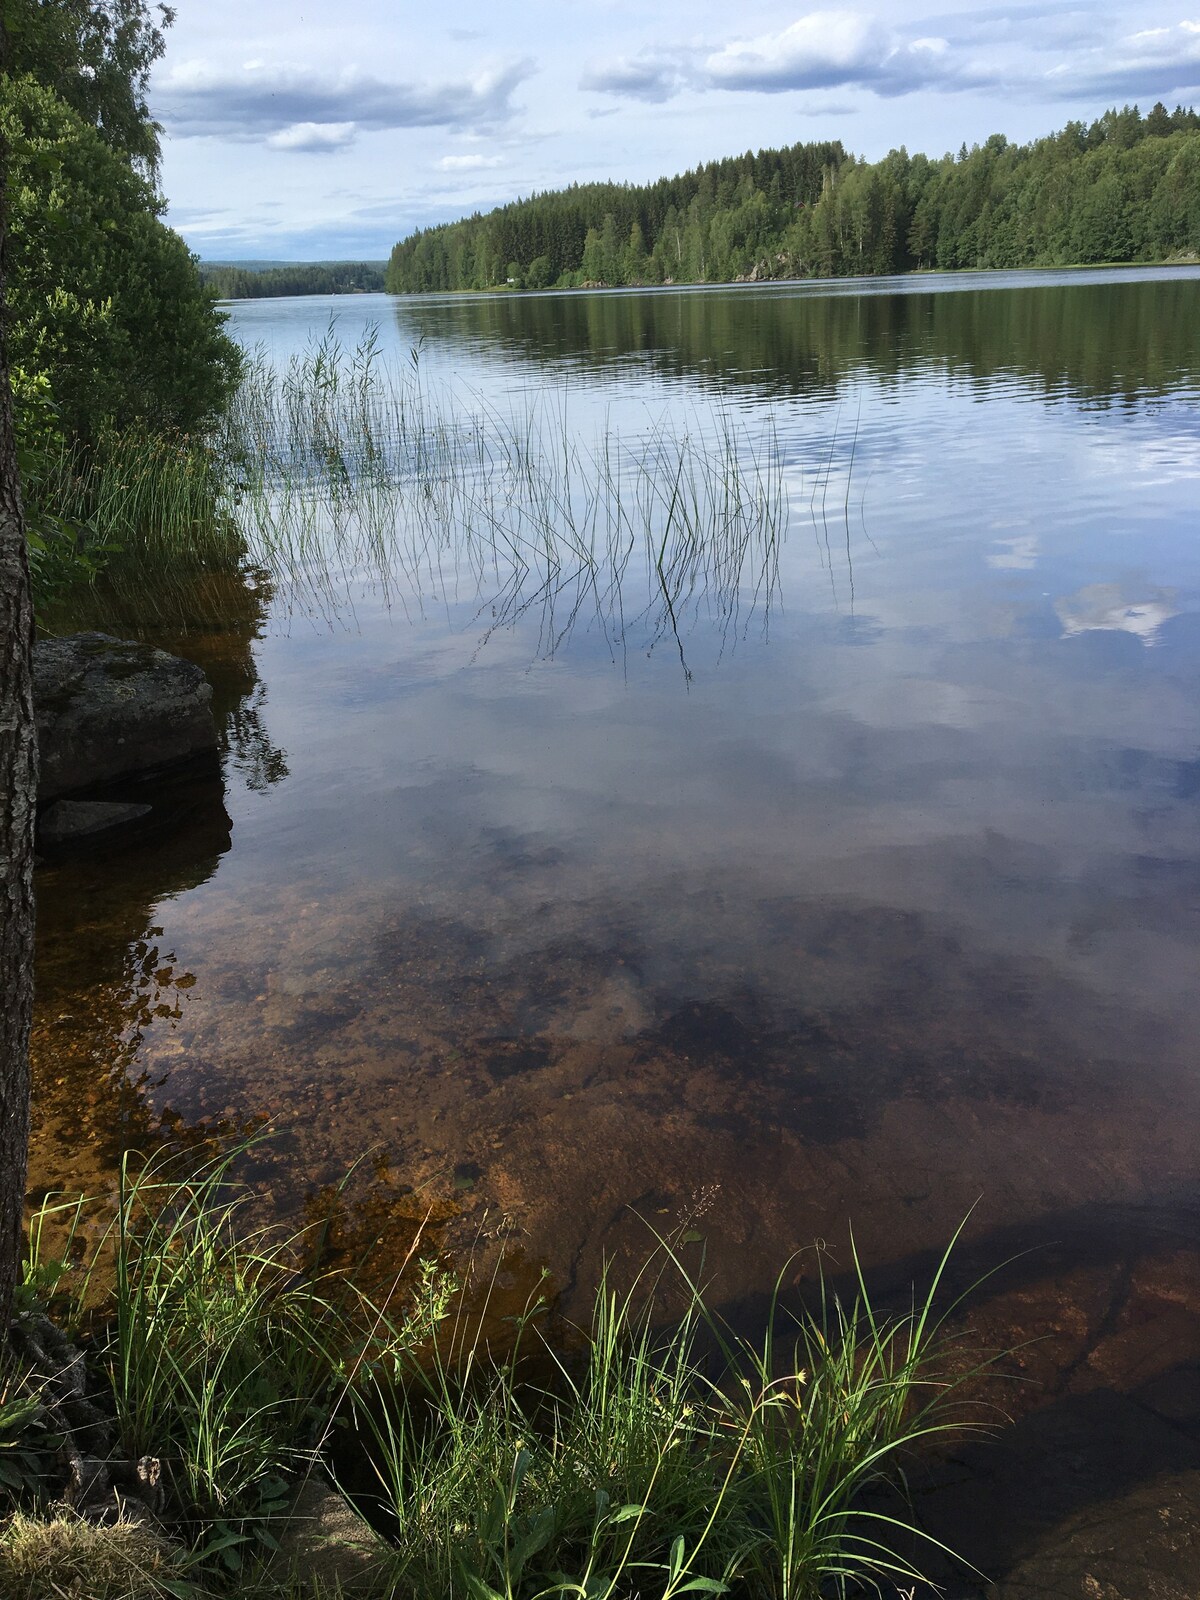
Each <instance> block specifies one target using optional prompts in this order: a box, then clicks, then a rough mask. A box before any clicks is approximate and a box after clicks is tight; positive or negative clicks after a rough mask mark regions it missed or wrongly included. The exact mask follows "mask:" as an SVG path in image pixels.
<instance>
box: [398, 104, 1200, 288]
mask: <svg viewBox="0 0 1200 1600" xmlns="http://www.w3.org/2000/svg"><path fill="white" fill-rule="evenodd" d="M1197 258H1200V116H1197V114H1196V112H1195V111H1193V110H1186V109H1184V108H1183V107H1182V106H1179V107H1176V109H1175V110H1174V111H1173V112H1169V111H1167V109H1166V107H1165V106H1163V105H1161V104H1159V105H1156V106H1155V107H1154V108H1153V110H1152V111H1150V112H1149V113H1148V114H1147V115H1146V116H1144V117H1143V116H1142V114H1141V112H1140V111H1139V109H1138V108H1137V107H1136V106H1126V107H1124V109H1123V110H1120V111H1117V110H1115V109H1114V110H1111V111H1106V112H1105V113H1104V114H1103V115H1102V116H1100V117H1098V118H1097V119H1096V121H1095V122H1093V123H1091V124H1088V123H1084V122H1070V123H1068V124H1067V126H1066V127H1065V128H1063V129H1062V131H1061V132H1059V133H1055V134H1051V135H1050V136H1049V137H1048V138H1045V139H1038V140H1035V141H1034V142H1032V143H1030V144H1025V145H1015V144H1010V143H1009V142H1008V140H1007V139H1006V138H1005V136H1004V135H1003V134H993V135H992V136H991V138H989V139H988V140H987V142H986V143H985V144H983V145H975V146H973V147H972V148H971V149H969V150H968V149H967V147H966V145H965V144H964V145H963V146H962V147H961V149H960V150H959V152H958V154H957V155H944V156H941V157H938V158H936V159H930V158H929V157H928V156H924V155H913V156H910V155H909V154H908V152H907V150H905V149H903V148H901V149H899V150H893V151H892V152H891V153H890V154H889V155H887V156H885V157H884V159H883V160H882V161H877V162H873V163H872V162H866V161H862V160H859V159H858V158H856V157H855V156H852V155H849V154H848V153H847V152H846V151H845V150H844V149H843V147H842V146H841V144H839V143H837V142H836V141H835V142H831V143H824V144H796V145H790V146H788V147H787V148H785V149H781V150H760V151H758V153H757V154H755V153H754V152H752V151H747V152H746V154H745V155H742V156H732V157H730V158H728V159H727V160H724V161H713V162H709V163H708V164H707V165H705V166H701V167H697V168H695V169H694V170H693V171H690V172H685V173H682V174H680V175H679V176H677V177H674V178H660V179H659V180H658V181H657V182H655V183H651V184H642V185H634V184H617V183H593V184H577V185H573V186H572V187H571V188H569V189H560V190H553V191H550V192H548V193H546V194H540V195H533V196H531V197H530V198H529V199H527V200H518V201H515V202H513V203H512V204H511V205H506V206H501V207H498V208H497V209H496V210H494V211H489V212H488V213H487V214H486V215H480V214H479V213H476V214H475V215H474V216H472V217H468V218H465V219H464V220H462V221H460V222H452V223H446V224H443V225H442V226H440V227H436V228H427V229H424V230H422V231H420V232H417V233H413V234H410V235H409V236H408V237H407V238H406V239H402V240H401V241H400V243H399V244H397V245H396V246H395V248H394V249H393V251H392V254H391V259H390V261H389V263H388V270H387V287H388V289H389V290H391V291H392V292H393V293H413V292H415V293H420V292H423V291H444V290H449V289H487V288H498V287H503V286H505V285H507V286H509V287H511V288H526V289H544V288H550V287H556V288H577V287H581V286H585V285H618V284H653V283H729V282H741V281H746V280H759V279H764V278H794V277H834V276H839V275H844V276H857V275H859V274H863V273H868V274H870V273H890V272H905V271H909V270H912V269H920V268H930V267H936V268H942V269H946V268H960V267H1021V266H1035V265H1036V266H1059V265H1066V264H1069V263H1085V262H1100V261H1167V260H1172V259H1187V260H1191V259H1197Z"/></svg>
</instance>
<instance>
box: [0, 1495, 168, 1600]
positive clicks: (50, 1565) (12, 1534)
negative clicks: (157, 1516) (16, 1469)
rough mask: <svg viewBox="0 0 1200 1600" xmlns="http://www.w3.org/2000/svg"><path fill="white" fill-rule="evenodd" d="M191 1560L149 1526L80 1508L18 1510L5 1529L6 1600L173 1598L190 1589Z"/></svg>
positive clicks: (1, 1584)
mask: <svg viewBox="0 0 1200 1600" xmlns="http://www.w3.org/2000/svg"><path fill="white" fill-rule="evenodd" d="M185 1569H186V1560H185V1558H184V1556H183V1554H182V1552H181V1551H180V1549H179V1548H178V1546H175V1545H172V1544H171V1543H170V1542H169V1541H168V1540H166V1539H164V1538H163V1537H162V1536H161V1535H160V1534H158V1533H155V1532H154V1531H153V1530H152V1529H150V1528H148V1527H147V1526H146V1525H145V1524H144V1523H141V1522H137V1521H134V1520H131V1519H128V1518H121V1519H119V1520H118V1521H116V1522H113V1523H111V1524H109V1525H107V1526H103V1527H101V1526H98V1525H97V1524H96V1523H94V1522H88V1521H87V1520H86V1519H85V1518H83V1517H80V1516H77V1515H76V1514H75V1513H74V1512H71V1511H67V1510H61V1509H60V1510H58V1511H56V1512H54V1513H52V1514H51V1515H49V1516H43V1517H34V1516H29V1515H27V1514H26V1513H24V1512H20V1511H18V1512H15V1513H14V1514H13V1515H12V1516H11V1517H10V1518H9V1519H8V1521H7V1522H6V1523H5V1524H4V1525H3V1526H2V1527H0V1594H3V1595H4V1596H5V1600H64V1597H67V1600H74V1597H78V1600H168V1597H174V1600H178V1597H179V1596H180V1595H181V1593H182V1592H183V1585H182V1583H181V1579H182V1578H183V1575H184V1572H185Z"/></svg>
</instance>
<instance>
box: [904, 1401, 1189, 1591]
mask: <svg viewBox="0 0 1200 1600" xmlns="http://www.w3.org/2000/svg"><path fill="white" fill-rule="evenodd" d="M1168 1479H1174V1480H1176V1481H1178V1482H1180V1483H1188V1484H1191V1485H1194V1486H1200V1442H1198V1441H1197V1440H1196V1439H1193V1438H1191V1437H1189V1436H1188V1434H1187V1433H1185V1432H1184V1431H1183V1430H1181V1429H1180V1428H1178V1427H1176V1426H1174V1425H1173V1424H1171V1423H1169V1422H1167V1421H1165V1420H1164V1419H1163V1418H1162V1417H1161V1416H1158V1415H1156V1414H1155V1413H1154V1412H1153V1411H1151V1410H1149V1409H1148V1408H1147V1407H1146V1406H1145V1405H1142V1404H1139V1403H1138V1402H1137V1401H1135V1400H1133V1399H1132V1398H1130V1397H1129V1396H1127V1395H1121V1394H1117V1393H1115V1392H1114V1391H1112V1390H1109V1389H1096V1390H1093V1391H1091V1392H1090V1393H1088V1394H1083V1395H1068V1396H1065V1397H1063V1398H1062V1399H1060V1400H1058V1401H1057V1402H1056V1403H1055V1404H1054V1405H1051V1406H1047V1407H1045V1408H1044V1409H1042V1410H1039V1411H1034V1412H1031V1413H1030V1414H1029V1415H1028V1416H1026V1417H1023V1418H1022V1419H1021V1421H1020V1422H1018V1423H1016V1424H1015V1425H1014V1426H1013V1427H1010V1428H1006V1429H1004V1430H1002V1431H1001V1432H1000V1433H998V1434H997V1435H996V1436H995V1437H993V1438H990V1439H981V1440H977V1441H972V1442H967V1443H964V1444H963V1445H961V1446H959V1447H958V1448H957V1449H956V1451H955V1456H954V1460H953V1461H950V1462H947V1463H946V1464H945V1466H944V1468H943V1481H942V1482H941V1483H940V1484H939V1483H936V1482H935V1483H934V1484H933V1485H932V1486H930V1487H929V1488H926V1489H923V1490H922V1491H920V1492H919V1493H918V1495H917V1497H916V1501H917V1506H918V1515H919V1519H920V1523H921V1526H922V1527H923V1528H924V1530H925V1532H926V1533H927V1534H930V1535H932V1536H933V1538H935V1539H937V1540H939V1541H940V1542H941V1543H942V1544H943V1545H945V1546H948V1547H949V1548H950V1549H952V1550H953V1551H954V1552H955V1553H956V1554H957V1555H958V1556H959V1557H961V1558H962V1559H963V1560H964V1561H966V1562H969V1563H970V1564H971V1566H972V1567H974V1568H975V1570H976V1571H977V1572H979V1573H982V1574H983V1575H984V1576H985V1577H987V1578H989V1579H991V1580H993V1582H994V1583H995V1588H994V1589H993V1590H989V1591H988V1593H989V1595H990V1596H992V1597H993V1600H1001V1597H1003V1600H1026V1597H1027V1595H1031V1594H1033V1593H1034V1592H1036V1593H1037V1594H1038V1595H1039V1596H1043V1595H1044V1597H1045V1600H1061V1597H1065V1596H1068V1595H1069V1596H1071V1600H1150V1597H1151V1596H1158V1595H1159V1594H1160V1592H1161V1594H1162V1595H1163V1596H1164V1600H1165V1597H1166V1596H1174V1595H1175V1594H1176V1592H1177V1591H1176V1590H1175V1589H1172V1588H1169V1587H1168V1588H1163V1589H1162V1590H1161V1591H1160V1590H1159V1589H1155V1588H1151V1587H1146V1588H1144V1589H1128V1588H1121V1587H1120V1586H1119V1585H1118V1586H1117V1587H1116V1588H1112V1589H1111V1590H1110V1589H1103V1588H1101V1589H1094V1588H1093V1589H1089V1588H1086V1587H1080V1584H1081V1583H1082V1579H1083V1576H1086V1575H1087V1570H1086V1562H1083V1563H1082V1564H1081V1565H1080V1566H1079V1568H1078V1571H1077V1573H1076V1576H1075V1578H1074V1579H1073V1580H1071V1581H1074V1582H1075V1587H1074V1588H1071V1587H1070V1586H1069V1583H1068V1580H1067V1577H1066V1576H1065V1574H1066V1573H1067V1571H1068V1565H1069V1559H1068V1558H1070V1559H1074V1556H1073V1555H1072V1552H1074V1554H1075V1555H1078V1554H1079V1553H1080V1551H1082V1549H1083V1545H1082V1544H1080V1543H1079V1542H1078V1538H1082V1537H1083V1534H1084V1533H1085V1532H1086V1531H1087V1530H1088V1529H1092V1530H1093V1531H1096V1532H1097V1537H1098V1536H1099V1532H1101V1531H1102V1530H1103V1525H1104V1521H1105V1518H1106V1517H1108V1516H1109V1515H1110V1509H1111V1508H1115V1507H1118V1506H1125V1507H1127V1509H1128V1510H1129V1515H1130V1517H1131V1518H1133V1517H1134V1514H1135V1513H1136V1516H1137V1517H1138V1518H1141V1517H1142V1515H1143V1512H1144V1511H1145V1510H1146V1508H1147V1507H1153V1506H1154V1505H1155V1504H1156V1502H1155V1501H1154V1496H1153V1494H1151V1495H1150V1497H1149V1499H1146V1500H1143V1499H1142V1491H1143V1488H1144V1486H1146V1485H1151V1484H1154V1483H1156V1482H1157V1483H1158V1484H1160V1485H1161V1484H1162V1483H1163V1482H1165V1481H1167V1480H1168ZM1162 1504H1163V1505H1164V1506H1165V1504H1166V1502H1163V1503H1162ZM1160 1509H1161V1508H1160ZM1111 1514H1113V1515H1115V1511H1114V1512H1112V1513H1111ZM1156 1514H1157V1513H1156ZM1150 1520H1151V1521H1152V1520H1153V1519H1152V1518H1151V1519H1150ZM1148 1525H1149V1524H1148ZM1131 1526H1132V1523H1131ZM1163 1526H1164V1527H1165V1526H1166V1522H1165V1521H1164V1522H1163ZM1175 1531H1178V1530H1177V1529H1176V1530H1175ZM1077 1535H1078V1538H1077ZM1188 1537H1189V1538H1190V1534H1189V1536H1188ZM1172 1538H1174V1532H1172ZM1072 1541H1075V1542H1074V1543H1072ZM1099 1548H1100V1547H1099V1546H1097V1551H1099ZM1189 1549H1190V1547H1189ZM1051 1551H1054V1552H1057V1554H1056V1555H1055V1561H1056V1562H1057V1563H1058V1566H1057V1568H1056V1570H1057V1571H1058V1572H1059V1574H1060V1576H1059V1577H1057V1578H1056V1579H1055V1583H1056V1584H1058V1585H1059V1587H1046V1588H1045V1589H1038V1590H1036V1591H1035V1590H1034V1588H1033V1583H1034V1574H1035V1573H1036V1570H1037V1563H1038V1562H1039V1560H1048V1559H1049V1556H1048V1554H1047V1553H1048V1552H1051ZM1125 1555H1126V1557H1127V1559H1128V1560H1129V1561H1130V1562H1131V1563H1133V1562H1135V1561H1136V1559H1137V1552H1136V1549H1135V1548H1134V1547H1133V1546H1132V1545H1131V1544H1126V1546H1125ZM1097 1559H1098V1556H1097ZM1164 1559H1165V1557H1164ZM1181 1559H1182V1557H1181ZM1189 1559H1192V1557H1191V1556H1190V1555H1189ZM1092 1576H1093V1577H1096V1576H1097V1574H1096V1573H1094V1572H1093V1573H1092ZM1098 1581H1099V1580H1098ZM1103 1581H1104V1582H1109V1583H1110V1582H1115V1579H1111V1578H1110V1577H1105V1578H1104V1579H1103ZM1190 1581H1192V1583H1193V1587H1192V1588H1190V1589H1189V1590H1187V1593H1188V1594H1189V1596H1190V1597H1191V1600H1195V1596H1196V1595H1200V1562H1198V1563H1197V1565H1196V1567H1195V1569H1194V1571H1192V1574H1191V1580H1190ZM1063 1584H1067V1587H1062V1585H1063ZM1022 1585H1024V1587H1022Z"/></svg>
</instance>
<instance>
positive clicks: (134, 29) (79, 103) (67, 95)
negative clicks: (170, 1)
mask: <svg viewBox="0 0 1200 1600" xmlns="http://www.w3.org/2000/svg"><path fill="white" fill-rule="evenodd" d="M173 18H174V12H173V11H172V10H171V9H170V7H169V6H165V5H147V4H146V3H145V0H5V7H4V28H5V34H6V37H7V43H8V51H7V58H6V60H5V63H4V69H5V72H6V74H7V75H8V76H9V77H13V78H19V77H22V76H24V75H26V74H29V75H30V76H32V77H33V78H34V79H35V80H36V81H37V82H38V83H39V84H41V85H42V87H43V88H46V89H49V90H51V91H52V92H53V93H54V95H55V96H57V98H58V99H60V100H62V101H63V102H64V103H65V104H66V105H68V106H70V107H71V109H72V110H73V111H74V112H75V113H76V114H77V115H78V116H79V117H80V118H81V119H82V120H83V121H84V122H85V123H87V124H89V126H91V127H93V128H95V129H96V131H97V132H98V133H99V135H100V137H101V138H102V139H103V140H104V142H105V144H107V145H108V146H109V147H110V149H112V150H114V151H115V152H116V153H117V154H118V155H120V156H123V157H125V158H126V159H127V160H128V161H130V162H131V163H133V164H135V165H137V166H139V167H140V168H142V169H143V170H144V171H145V172H147V173H152V172H153V171H154V168H155V167H156V166H157V163H158V134H159V129H158V126H157V124H156V123H155V122H154V121H153V120H152V119H151V116H150V111H149V107H148V106H147V104H146V92H147V88H148V86H149V79H150V69H151V68H152V67H153V65H154V63H155V62H156V61H157V60H158V59H159V58H160V57H161V55H162V53H163V48H164V39H163V30H164V28H166V27H167V26H168V25H169V24H170V23H171V21H172V20H173Z"/></svg>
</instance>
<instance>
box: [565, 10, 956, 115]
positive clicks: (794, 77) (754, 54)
mask: <svg viewBox="0 0 1200 1600" xmlns="http://www.w3.org/2000/svg"><path fill="white" fill-rule="evenodd" d="M986 81H988V75H987V74H986V73H984V74H981V73H980V72H979V71H978V69H973V70H971V69H968V65H967V62H966V59H965V57H964V56H963V53H962V52H961V51H958V50H955V48H954V46H953V45H952V43H951V41H950V39H948V38H946V37H943V36H941V35H931V34H923V35H920V36H919V37H916V38H913V39H905V38H903V37H902V36H901V35H900V34H899V33H898V32H897V31H896V30H895V29H893V28H890V27H888V26H886V25H884V24H883V23H881V22H880V21H879V20H878V18H876V17H875V16H873V15H871V14H870V13H868V12H860V11H813V12H809V13H808V14H807V15H806V16H802V17H799V18H797V19H796V20H795V21H794V22H791V23H789V24H788V26H787V27H785V28H782V29H780V30H779V31H778V32H776V33H763V34H757V35H755V36H754V37H753V38H746V39H730V40H728V41H727V42H726V43H725V44H723V45H721V46H720V47H719V48H718V49H715V50H709V51H707V52H705V51H703V50H699V49H685V48H683V47H679V48H676V49H659V50H645V51H642V52H641V53H640V54H638V55H635V56H623V57H619V58H617V59H615V60H611V61H608V62H605V63H596V64H593V65H592V66H591V67H589V68H588V70H587V71H586V72H585V73H584V74H583V76H582V78H581V79H580V87H581V88H583V89H589V90H592V91H594V92H598V93H602V94H611V95H616V96H618V97H622V98H627V99H635V100H646V101H662V100H667V99H670V98H671V97H672V96H674V95H677V94H679V93H680V92H681V91H682V90H683V89H694V90H698V91H701V92H703V91H704V90H712V89H729V90H741V91H743V92H750V93H758V94H784V93H793V92H796V91H810V90H814V89H818V90H819V89H831V88H854V87H858V88H867V89H871V90H873V91H874V92H875V93H876V94H879V95H888V96H891V95H898V94H908V93H910V92H911V91H912V90H914V89H918V88H921V87H923V86H925V85H929V84H937V85H940V86H941V87H943V88H950V89H957V88H966V87H968V86H978V85H979V84H980V83H983V82H986Z"/></svg>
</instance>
